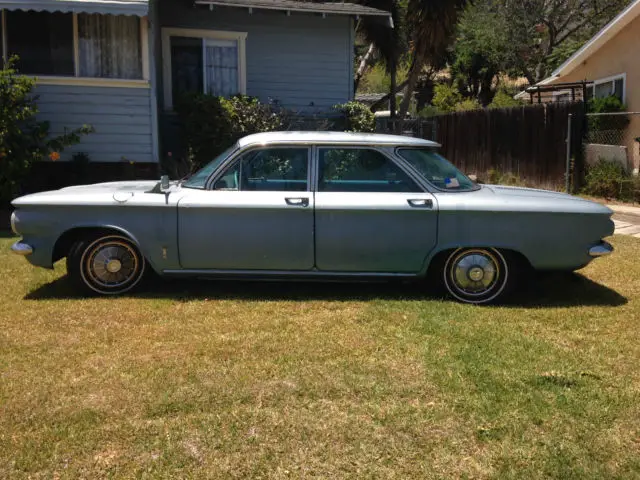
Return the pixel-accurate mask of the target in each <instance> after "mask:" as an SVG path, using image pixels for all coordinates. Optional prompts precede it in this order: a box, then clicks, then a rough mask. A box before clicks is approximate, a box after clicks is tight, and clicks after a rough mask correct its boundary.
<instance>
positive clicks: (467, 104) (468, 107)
mask: <svg viewBox="0 0 640 480" xmlns="http://www.w3.org/2000/svg"><path fill="white" fill-rule="evenodd" d="M472 110H482V105H481V104H480V102H479V101H478V100H477V99H475V98H467V99H466V100H463V101H461V102H460V103H458V104H457V105H456V106H455V111H456V112H470V111H472Z"/></svg>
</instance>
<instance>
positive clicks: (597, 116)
mask: <svg viewBox="0 0 640 480" xmlns="http://www.w3.org/2000/svg"><path fill="white" fill-rule="evenodd" d="M639 146H640V112H619V113H590V114H587V135H586V138H585V160H586V162H587V165H594V164H596V163H597V162H598V161H599V160H606V161H610V162H618V163H620V164H621V165H622V166H623V167H624V169H625V170H626V171H627V172H628V173H629V174H637V173H638V168H639V167H640V150H639Z"/></svg>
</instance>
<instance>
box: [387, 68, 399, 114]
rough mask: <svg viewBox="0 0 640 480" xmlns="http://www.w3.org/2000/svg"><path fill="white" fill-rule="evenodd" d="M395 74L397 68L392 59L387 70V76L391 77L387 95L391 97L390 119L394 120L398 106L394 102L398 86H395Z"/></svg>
mask: <svg viewBox="0 0 640 480" xmlns="http://www.w3.org/2000/svg"><path fill="white" fill-rule="evenodd" d="M397 73H398V67H397V65H396V60H395V58H394V59H393V61H392V62H391V65H390V68H389V76H390V77H391V87H390V88H389V94H390V95H391V96H390V97H389V110H390V112H391V118H396V115H397V113H398V112H397V110H398V105H397V101H396V92H397V91H398V86H397V85H396V82H397Z"/></svg>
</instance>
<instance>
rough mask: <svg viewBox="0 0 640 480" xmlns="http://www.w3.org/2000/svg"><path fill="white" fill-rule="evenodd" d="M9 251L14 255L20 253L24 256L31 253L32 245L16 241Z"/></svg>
mask: <svg viewBox="0 0 640 480" xmlns="http://www.w3.org/2000/svg"><path fill="white" fill-rule="evenodd" d="M11 251H12V252H13V253H15V254H16V255H22V256H23V257H26V256H27V255H31V254H32V253H33V247H32V246H31V245H28V244H26V243H22V242H16V243H14V244H13V245H12V246H11Z"/></svg>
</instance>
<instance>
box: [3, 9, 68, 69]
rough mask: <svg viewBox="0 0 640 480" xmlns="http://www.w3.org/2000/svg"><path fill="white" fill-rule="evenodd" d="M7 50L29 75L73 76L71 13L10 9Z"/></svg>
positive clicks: (20, 67)
mask: <svg viewBox="0 0 640 480" xmlns="http://www.w3.org/2000/svg"><path fill="white" fill-rule="evenodd" d="M6 15H7V16H6V24H7V36H6V38H7V53H8V54H9V56H13V55H17V56H18V57H19V62H18V65H17V67H18V68H19V70H20V71H21V72H22V73H25V74H28V75H62V76H65V75H68V76H73V75H74V72H75V69H74V65H73V63H74V54H73V15H71V14H66V13H48V12H23V11H15V12H13V11H11V12H7V14H6Z"/></svg>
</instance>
